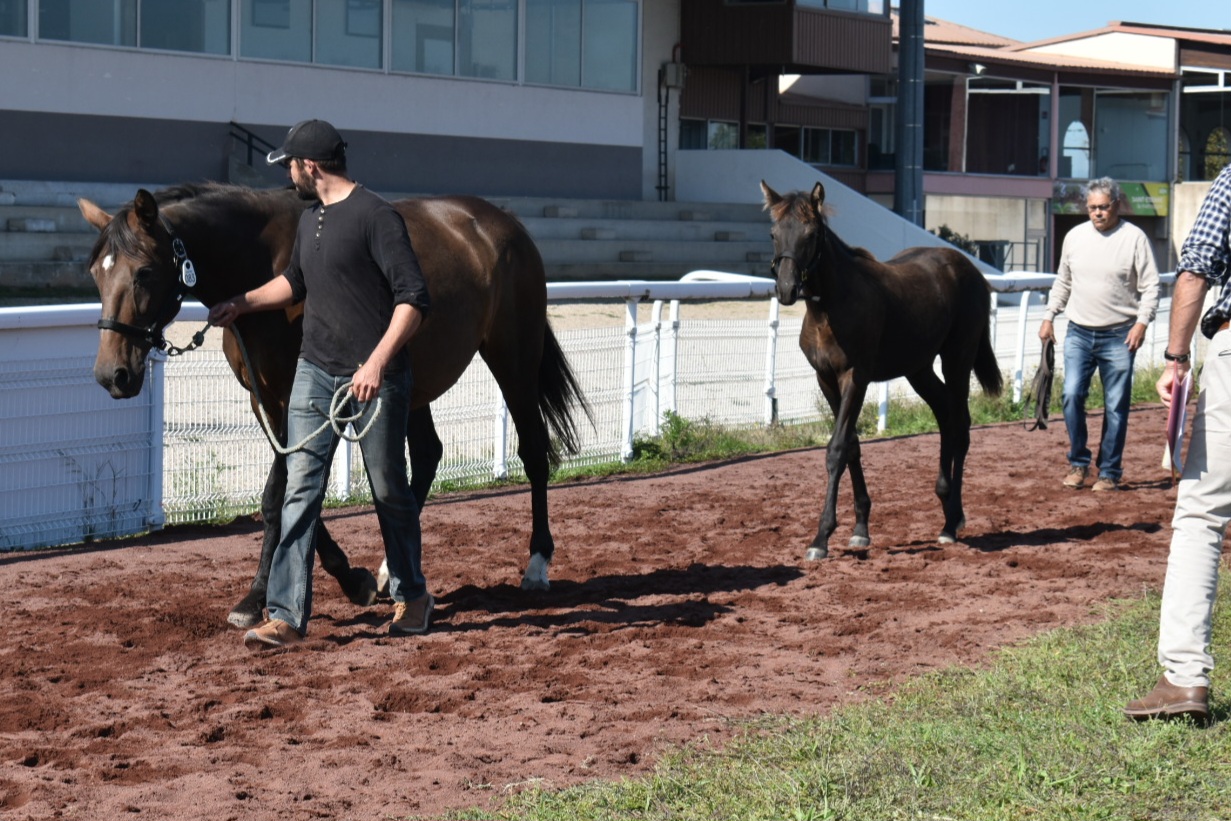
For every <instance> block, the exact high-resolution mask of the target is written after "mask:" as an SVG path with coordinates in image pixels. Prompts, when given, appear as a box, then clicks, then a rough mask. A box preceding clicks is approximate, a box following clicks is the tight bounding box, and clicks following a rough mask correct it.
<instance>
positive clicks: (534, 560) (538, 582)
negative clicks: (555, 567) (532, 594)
mask: <svg viewBox="0 0 1231 821" xmlns="http://www.w3.org/2000/svg"><path fill="white" fill-rule="evenodd" d="M548 566H549V562H548V561H547V559H544V558H543V556H542V555H541V554H539V553H535V554H534V555H533V556H531V557H530V564H529V565H527V566H526V573H525V575H524V576H522V578H521V589H522V590H549V589H551V582H550V581H548V579H547V568H548Z"/></svg>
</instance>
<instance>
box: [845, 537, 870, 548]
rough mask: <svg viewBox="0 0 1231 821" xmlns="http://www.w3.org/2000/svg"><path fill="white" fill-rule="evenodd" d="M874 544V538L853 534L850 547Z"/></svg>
mask: <svg viewBox="0 0 1231 821" xmlns="http://www.w3.org/2000/svg"><path fill="white" fill-rule="evenodd" d="M870 544H872V540H871V539H869V538H868V537H867V536H852V537H851V542H850V547H867V546H868V545H870Z"/></svg>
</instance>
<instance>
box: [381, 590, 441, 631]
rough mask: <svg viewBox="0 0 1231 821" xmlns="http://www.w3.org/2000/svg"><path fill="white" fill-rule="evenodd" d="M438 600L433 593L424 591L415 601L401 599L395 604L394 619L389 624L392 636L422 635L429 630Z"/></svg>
mask: <svg viewBox="0 0 1231 821" xmlns="http://www.w3.org/2000/svg"><path fill="white" fill-rule="evenodd" d="M435 607H436V600H435V599H433V598H432V594H431V593H424V594H423V595H422V596H420V597H419V598H417V599H415V600H414V601H400V602H395V603H394V605H393V621H392V622H391V623H390V625H389V635H391V636H421V635H423V634H424V633H426V632H427V626H428V624H429V623H430V622H431V620H432V610H433V609H434V608H435Z"/></svg>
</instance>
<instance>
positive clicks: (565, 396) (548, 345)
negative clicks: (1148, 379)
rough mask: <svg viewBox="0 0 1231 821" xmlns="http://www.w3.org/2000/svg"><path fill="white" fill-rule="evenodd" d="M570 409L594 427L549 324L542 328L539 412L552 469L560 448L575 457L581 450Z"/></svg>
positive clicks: (587, 404) (574, 378)
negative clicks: (583, 416) (580, 413)
mask: <svg viewBox="0 0 1231 821" xmlns="http://www.w3.org/2000/svg"><path fill="white" fill-rule="evenodd" d="M573 406H577V407H580V408H581V409H582V410H583V411H584V412H585V414H586V418H587V419H589V420H590V424H591V425H593V424H594V414H593V412H592V411H591V410H590V405H589V403H588V402H586V398H585V396H584V395H582V393H581V386H580V385H578V384H577V377H576V376H574V375H573V369H572V368H571V367H569V364H568V360H567V359H565V358H564V351H563V350H561V349H560V343H559V342H558V341H556V335H555V334H554V333H552V330H551V325H545V326H544V327H543V358H542V359H540V360H539V412H540V413H542V414H543V421H544V422H546V423H547V427H548V433H549V435H548V442H547V459H548V461H549V462H550V463H551V466H552V468H553V469H554V468H556V467H557V466H559V464H560V448H561V447H563V448H564V450H565V451H566V452H568V453H570V454H576V453H577V452H578V451H579V450H580V448H581V444H580V442H579V441H578V438H577V425H576V424H575V423H574V422H573V414H572V408H573Z"/></svg>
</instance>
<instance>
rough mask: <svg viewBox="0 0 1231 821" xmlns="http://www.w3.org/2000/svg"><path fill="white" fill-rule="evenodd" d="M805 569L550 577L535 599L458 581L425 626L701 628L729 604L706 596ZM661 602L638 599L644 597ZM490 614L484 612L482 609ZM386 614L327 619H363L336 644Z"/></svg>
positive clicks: (439, 629) (511, 589) (348, 622)
mask: <svg viewBox="0 0 1231 821" xmlns="http://www.w3.org/2000/svg"><path fill="white" fill-rule="evenodd" d="M804 575H805V572H804V570H803V569H801V568H799V567H793V566H788V565H772V566H769V567H753V566H749V565H734V566H732V565H709V564H703V563H699V562H698V563H694V564H692V565H690V566H688V567H686V568H662V569H658V570H653V571H650V572H648V573H643V574H633V575H628V574H623V575H606V576H595V577H592V578H590V579H586V580H584V581H572V580H570V579H559V580H553V581H552V583H551V590H550V591H549V592H548V593H546V594H542V598H529V597H528V594H527V593H525V592H524V591H522V590H521V589H520V588H519V587H517V586H516V585H512V584H498V585H495V586H492V587H478V586H476V585H469V584H467V585H462V586H461V587H458V588H457V589H455V590H453V591H450V592H449V593H445V594H442V595H441V596H438V597H437V599H436V610H435V612H434V613H433V616H432V628H431V632H432V633H433V634H435V633H466V632H470V631H474V630H489V629H492V628H499V627H505V628H512V627H518V626H528V627H535V628H538V629H541V630H547V631H552V632H555V633H558V634H563V635H568V634H573V635H579V636H580V635H589V634H592V633H596V632H606V629H610V630H626V629H630V628H638V627H651V626H653V627H661V626H663V625H676V626H680V627H703V626H705V625H706V624H709V623H710V622H712V621H714V620H715V619H717V618H718V617H719V616H722V615H724V614H727V613H731V612H734V608H733V607H731V606H730V605H727V604H721V603H718V602H713V601H710V598H709V597H710V596H712V595H716V594H722V593H737V592H741V591H746V590H753V589H756V588H759V587H765V586H767V585H772V586H778V587H781V586H782V585H785V584H789V583H790V582H792V581H795V580H796V579H799V578H801V577H803V576H804ZM662 597H668V598H667V600H665V601H654V602H652V603H644V604H643V603H640V602H638V601H637V600H640V599H646V598H662ZM484 615H486V616H494V617H495V618H483V617H482V616H484ZM386 620H387V614H385V613H381V612H366V613H362V614H359V615H356V616H354V617H352V618H345V619H333V620H332V621H333V623H334V624H335V625H336V626H339V627H354V626H361V625H370V626H371V627H372V628H373V630H372V631H371V632H369V631H363V632H362V633H360V634H359V635H355V634H351V635H349V636H338V637H336V639H335V640H336V641H337V643H339V644H347V643H349V642H350V641H353V640H355V639H368V638H373V637H378V636H380V635H382V633H383V630H381V628H383V627H384V625H385V621H386Z"/></svg>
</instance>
